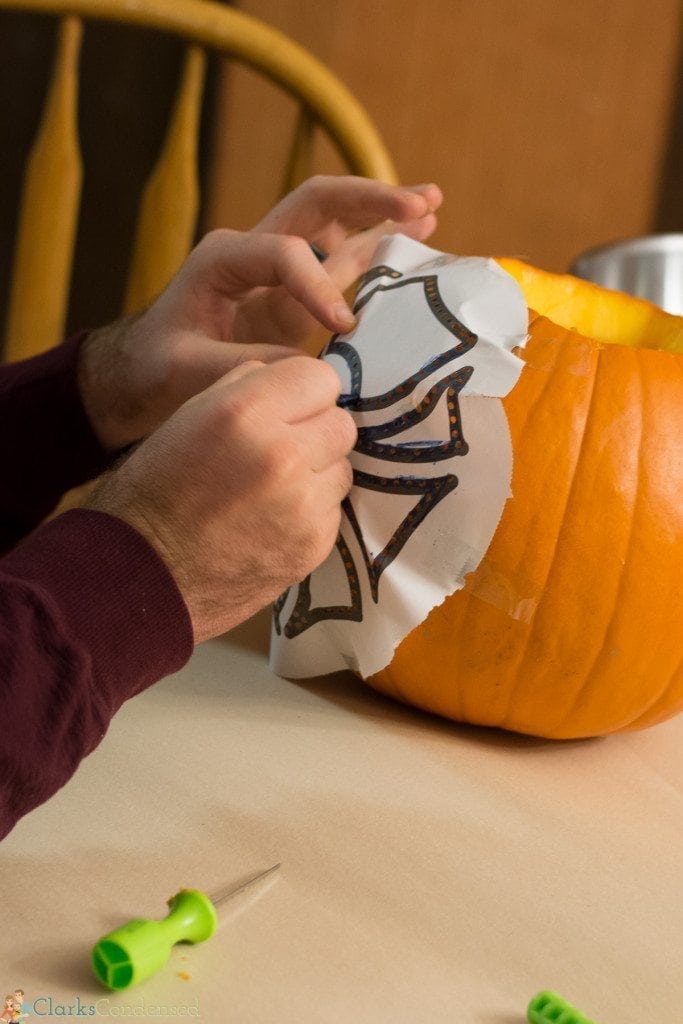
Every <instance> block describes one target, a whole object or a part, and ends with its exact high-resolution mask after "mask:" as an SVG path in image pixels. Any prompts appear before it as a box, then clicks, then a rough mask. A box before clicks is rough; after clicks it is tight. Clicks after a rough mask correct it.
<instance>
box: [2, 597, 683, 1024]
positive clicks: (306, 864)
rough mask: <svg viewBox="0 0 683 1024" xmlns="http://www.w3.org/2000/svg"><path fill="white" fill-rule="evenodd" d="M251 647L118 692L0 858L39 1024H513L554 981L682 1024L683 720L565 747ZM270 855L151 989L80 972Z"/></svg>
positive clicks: (595, 1013)
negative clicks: (74, 765) (291, 668)
mask: <svg viewBox="0 0 683 1024" xmlns="http://www.w3.org/2000/svg"><path fill="white" fill-rule="evenodd" d="M267 634H268V619H267V616H266V615H261V616H258V617H257V618H256V619H255V620H253V621H252V622H250V623H248V624H246V625H245V626H244V627H242V628H241V629H239V630H236V631H235V632H234V633H233V634H231V636H230V637H229V638H223V639H220V640H217V641H214V642H212V643H208V644H205V645H204V646H202V647H200V648H199V649H198V650H197V651H196V652H195V655H194V657H193V658H192V660H191V662H190V663H189V664H188V665H187V666H186V668H185V669H184V670H183V671H182V672H180V673H178V674H177V675H176V676H173V677H172V678H170V679H168V680H165V681H163V682H162V683H160V684H158V685H157V686H155V687H153V688H152V689H151V690H149V691H148V692H146V693H145V694H143V695H141V696H140V697H137V698H135V699H134V700H132V701H129V702H128V704H127V705H125V707H124V708H123V710H122V711H121V713H120V714H119V715H118V716H117V718H116V719H115V721H114V722H113V723H112V726H111V728H110V730H109V733H108V734H107V736H106V738H105V739H104V741H103V742H102V744H101V746H100V747H99V748H98V749H97V750H96V751H95V752H94V753H93V754H92V755H91V756H90V757H89V758H88V759H87V760H86V761H85V762H84V763H83V764H82V765H81V767H80V769H79V771H78V772H77V774H76V776H75V777H74V778H73V779H72V780H71V782H70V783H69V784H68V785H67V786H66V787H65V788H64V789H63V790H62V791H61V792H60V793H59V794H57V796H56V797H54V798H53V799H52V800H51V801H49V802H48V803H47V804H46V805H44V806H43V807H41V808H39V809H38V810H37V811H35V812H34V813H33V814H31V815H29V816H28V817H27V818H25V819H24V820H23V821H22V822H20V823H19V825H18V826H17V827H16V828H15V830H14V831H13V833H12V834H11V835H10V836H9V837H8V839H7V840H5V842H4V843H3V844H2V847H1V848H0V863H1V865H2V867H1V877H2V904H1V907H0V947H1V949H2V956H0V974H1V978H2V980H0V995H4V993H5V992H10V991H12V990H14V989H15V988H17V987H21V988H23V989H24V990H25V993H26V995H25V999H26V1001H27V1002H28V1003H29V1006H30V1007H31V1008H32V1009H33V1014H32V1015H31V1017H30V1018H29V1019H30V1020H31V1021H33V1020H40V1019H46V1020H54V1019H56V1018H59V1019H64V1017H65V1016H70V1017H71V1018H73V1017H76V1016H78V1019H83V1017H84V1016H85V1017H88V1019H90V1020H93V1019H98V1018H99V1017H100V1016H109V1017H114V1018H121V1017H124V1018H126V1017H127V1018H131V1017H135V1018H140V1017H144V1018H150V1017H151V1018H152V1019H154V1018H156V1019H157V1020H172V1019H176V1018H178V1017H182V1016H184V1017H186V1018H189V1019H191V1018H192V1017H197V1016H198V1017H199V1019H201V1020H205V1021H210V1022H215V1024H223V1022H240V1024H275V1022H278V1024H283V1022H284V1024H288V1022H297V1024H298V1022H302V1024H307V1022H323V1021H324V1022H344V1024H346V1022H354V1024H385V1022H386V1024H389V1022H391V1024H399V1022H401V1024H402V1022H406V1024H408V1022H418V1024H422V1022H425V1024H432V1022H441V1021H444V1022H446V1021H448V1022H453V1024H522V1022H523V1021H524V1020H525V1008H526V1005H527V1003H528V1001H529V999H530V998H531V997H532V996H533V995H534V994H535V993H536V992H538V991H539V990H541V989H544V988H553V989H555V990H557V991H558V992H559V993H560V994H561V995H563V997H564V998H565V999H567V1000H569V1001H570V1002H572V1003H573V1004H574V1005H575V1006H577V1007H578V1008H579V1009H581V1010H582V1011H583V1012H584V1013H585V1014H586V1015H587V1016H589V1017H592V1018H594V1019H595V1021H597V1022H600V1024H669V1022H676V1024H678V1022H680V1021H682V1020H683V716H681V717H679V718H678V719H676V720H674V721H672V722H669V723H666V724H664V725H661V726H658V727H656V728H654V729H651V730H649V731H646V732H642V733H633V734H626V735H623V736H614V737H611V738H609V739H606V740H591V741H583V742H571V743H566V742H565V743H554V742H546V741H539V740H532V739H525V738H523V737H516V736H510V735H506V734H503V733H497V732H494V731H486V730H483V729H473V728H467V727H463V726H457V725H455V724H452V723H448V722H445V721H441V720H440V719H438V718H434V717H432V716H429V715H426V714H422V713H420V712H417V711H413V710H411V709H409V708H404V707H402V706H401V705H398V704H395V703H393V702H391V701H389V700H386V699H384V698H383V697H381V696H379V695H376V694H375V693H373V692H372V691H371V690H369V689H367V688H365V687H364V686H363V685H362V684H361V683H360V682H359V681H357V680H355V679H354V678H353V677H351V676H346V675H344V676H336V677H330V678H327V679H323V680H316V681H313V682H311V681H307V682H300V683H295V682H289V681H285V680H282V679H279V678H277V677H275V676H274V675H273V674H272V673H271V672H270V671H269V669H268V665H267V660H266V654H265V650H266V646H267ZM277 862H281V864H282V867H281V869H280V871H279V873H278V876H277V877H276V880H275V882H274V883H273V884H272V885H271V886H270V887H269V888H268V889H267V891H266V892H264V893H263V894H262V895H260V896H259V897H257V898H254V899H250V900H246V901H244V903H243V904H240V905H239V907H237V908H234V909H233V910H231V911H229V912H228V913H227V914H225V915H223V923H222V924H221V927H220V928H219V930H218V932H217V933H216V934H215V936H214V937H213V938H212V939H210V940H209V941H208V942H207V943H205V944H203V945H198V946H187V945H185V946H176V947H175V949H174V951H173V953H172V956H171V959H170V961H169V963H168V964H167V966H166V967H165V968H164V969H163V970H162V971H161V972H160V973H159V974H157V975H156V976H155V977H154V978H152V979H150V980H149V981H148V982H146V983H144V984H143V985H141V986H139V987H138V988H134V989H130V990H128V991H126V992H122V993H117V994H114V993H107V992H106V990H104V989H102V988H100V987H99V985H98V984H97V983H96V982H95V980H94V978H93V976H92V975H91V973H90V967H89V950H90V947H91V946H92V944H93V943H94V942H95V941H96V940H97V939H98V938H99V937H100V936H101V935H103V934H104V933H105V932H107V931H109V930H111V929H112V928H115V927H117V926H119V925H120V924H122V923H124V922H125V921H126V920H128V919H130V918H132V917H138V916H150V917H161V916H163V915H164V912H165V909H166V908H165V900H166V899H167V898H168V897H169V896H170V895H171V894H173V893H174V892H176V891H177V890H178V889H179V888H182V887H196V888H201V889H204V890H205V891H209V892H211V891H214V890H216V889H220V888H222V887H225V886H227V885H229V884H230V883H232V882H234V883H235V884H239V883H240V882H241V881H244V880H246V879H247V878H248V877H250V876H251V875H252V874H255V873H256V872H257V871H259V870H263V869H266V868H268V867H270V866H271V865H273V864H275V863H277ZM3 984H4V988H2V985H3ZM50 999H51V1000H52V1002H51V1003H50V1001H49V1000H50ZM60 1007H65V1008H69V1007H70V1010H71V1012H70V1014H68V1013H67V1011H66V1010H65V1009H60ZM90 1007H93V1008H94V1009H93V1010H92V1011H91V1010H90V1009H89V1008H90ZM79 1008H80V1012H79ZM84 1008H85V1009H84ZM50 1011H51V1013H52V1016H49V1013H50Z"/></svg>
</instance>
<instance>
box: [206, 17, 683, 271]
mask: <svg viewBox="0 0 683 1024" xmlns="http://www.w3.org/2000/svg"><path fill="white" fill-rule="evenodd" d="M239 6H240V7H241V9H243V10H245V11H247V12H248V13H250V14H254V15H256V16H257V17H261V18H263V19H264V20H266V21H268V22H270V23H271V24H273V25H274V26H276V27H277V28H279V29H280V30H282V31H284V32H286V33H288V34H289V35H291V36H292V37H293V38H294V39H296V40H297V41H298V42H300V43H302V44H303V45H305V46H307V47H308V48H310V49H311V50H312V51H313V52H314V53H315V55H316V56H318V57H319V58H320V59H322V60H323V61H325V63H327V64H328V65H329V67H330V68H331V69H332V70H333V71H335V72H336V73H337V74H338V75H339V76H340V77H341V78H342V80H343V81H345V83H346V84H347V85H348V86H349V87H350V88H351V90H352V91H353V92H354V93H355V95H356V96H357V97H358V99H359V100H360V101H361V102H362V103H363V104H364V105H365V106H366V108H367V109H368V111H369V113H370V115H371V117H373V119H374V120H375V121H376V123H377V125H378V127H379V129H380V131H381V132H382V134H383V135H384V138H385V141H386V142H387V144H388V147H389V150H390V152H391V153H392V155H393V156H394V158H395V160H396V163H397V165H398V169H399V174H400V176H401V178H402V180H404V181H406V182H419V181H426V180H435V181H437V182H438V183H439V184H440V185H441V186H442V187H443V189H444V191H445V193H446V196H447V203H446V206H445V208H444V210H443V213H442V215H441V221H440V227H439V231H438V234H437V235H436V236H435V238H434V244H436V245H437V246H440V247H443V248H446V249H450V250H451V251H458V252H467V253H482V254H502V253H505V254H514V255H517V256H520V257H523V258H526V259H528V260H531V261H533V262H535V263H537V264H539V265H542V266H545V267H548V268H550V269H566V267H567V266H568V264H569V263H570V262H571V260H572V259H573V257H574V256H576V255H577V254H578V253H579V252H581V251H583V250H584V249H586V248H588V247H590V246H592V245H595V244H599V243H601V242H605V241H609V240H612V239H614V238H618V237H624V236H628V235H637V234H642V233H645V232H647V231H648V230H650V228H651V226H652V225H653V221H654V218H655V215H656V210H657V206H658V189H659V181H660V175H661V170H662V164H663V159H664V155H665V153H666V150H667V131H668V127H669V123H670V118H671V111H672V105H673V101H674V92H675V84H676V68H677V61H678V57H679V41H680V29H681V22H682V15H683V12H682V8H681V5H680V3H679V2H678V0H651V2H650V3H648V4H644V3H642V2H641V0H601V2H600V3H597V2H596V0H575V2H574V3H573V4H561V5H560V4H558V3H547V0H526V2H525V3H520V2H518V0H479V2H478V3H474V4H473V3H466V2H464V0H425V2H423V3H420V4H415V3H409V2H407V0H384V2H378V3H370V4H368V3H367V0H366V2H363V3H361V2H360V0H343V2H339V3H332V2H330V0H327V2H320V3H316V4H314V3H312V2H310V0H279V2H278V4H277V5H273V4H272V3H268V2H266V0H242V2H241V3H240V4H239ZM219 107H220V116H219V118H218V119H217V124H218V131H217V133H216V137H215V140H214V160H213V172H212V175H211V181H210V186H209V195H208V197H207V199H208V201H207V218H206V223H207V226H216V225H218V224H229V225H231V226H234V227H248V226H250V224H252V223H253V222H254V221H255V220H256V219H257V218H258V217H259V216H261V215H262V214H263V212H264V210H265V209H266V208H267V207H268V206H269V205H270V204H271V203H272V202H273V201H274V200H275V198H276V195H277V189H278V185H279V183H280V181H281V174H282V166H283V162H284V160H285V154H286V151H287V142H288V138H289V133H290V131H291V130H292V128H293V124H294V118H295V107H294V104H293V103H291V101H290V100H289V99H288V98H286V97H284V98H283V97H281V96H278V94H277V93H276V91H275V90H274V89H273V88H272V87H271V86H269V85H267V84H264V83H262V82H260V81H258V79H257V78H256V76H255V75H254V74H253V73H252V72H248V71H246V70H245V69H243V68H241V67H237V66H233V67H231V68H230V69H229V70H226V71H225V72H224V76H223V83H222V87H221V93H220V97H219ZM317 167H318V168H319V169H321V170H328V171H332V172H337V171H339V170H341V164H340V162H339V160H338V159H337V158H336V155H335V154H334V153H333V152H332V151H331V149H330V147H329V146H327V147H326V146H322V145H318V147H317Z"/></svg>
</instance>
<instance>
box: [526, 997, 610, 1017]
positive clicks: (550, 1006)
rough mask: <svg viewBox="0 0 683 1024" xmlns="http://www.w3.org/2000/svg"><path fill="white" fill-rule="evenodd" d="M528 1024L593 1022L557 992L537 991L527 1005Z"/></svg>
mask: <svg viewBox="0 0 683 1024" xmlns="http://www.w3.org/2000/svg"><path fill="white" fill-rule="evenodd" d="M526 1012H527V1020H528V1021H529V1024H594V1022H593V1021H592V1020H589V1019H588V1017H586V1016H584V1014H583V1013H581V1011H580V1010H577V1009H576V1007H575V1006H571V1005H570V1003H567V1002H565V1000H564V999H562V998H561V996H558V994H557V992H550V991H545V992H539V993H538V995H537V996H534V998H533V999H532V1000H531V1002H530V1003H529V1005H528V1007H527V1011H526Z"/></svg>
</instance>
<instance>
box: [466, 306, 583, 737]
mask: <svg viewBox="0 0 683 1024" xmlns="http://www.w3.org/2000/svg"><path fill="white" fill-rule="evenodd" d="M529 314H530V318H529V329H530V330H531V327H532V325H533V323H535V322H536V321H538V320H541V319H547V318H544V317H542V316H541V315H540V314H538V313H536V312H535V311H534V310H529ZM532 315H533V319H532ZM560 330H562V331H564V330H565V329H564V328H560ZM558 341H559V339H558ZM524 351H525V350H524V349H522V350H521V351H520V353H519V354H520V355H521V356H522V358H523V354H524ZM560 353H561V349H560V348H558V349H556V350H555V351H554V353H553V358H554V362H553V369H555V368H556V366H557V362H558V355H559V354H560ZM524 369H527V370H528V371H529V372H532V373H533V372H534V370H536V372H541V371H540V370H539V369H538V368H537V367H534V365H533V363H529V364H526V363H525V367H524ZM524 369H523V370H522V373H524ZM553 384H554V381H553V373H552V372H551V370H548V371H547V372H545V376H544V378H543V383H542V385H541V387H540V388H539V389H538V391H537V392H536V394H535V395H534V399H533V401H532V402H531V403H529V404H528V405H526V406H525V410H524V421H523V423H522V424H521V428H520V429H519V430H518V431H516V432H515V435H514V436H513V435H512V431H511V428H510V424H509V421H508V429H509V430H510V434H511V438H510V439H511V443H512V445H513V449H514V448H517V447H523V446H524V444H525V439H526V438H527V436H528V432H529V431H530V430H531V431H532V432H533V429H534V427H533V412H534V409H535V408H536V407H537V406H538V405H539V404H541V403H542V401H543V400H544V398H545V395H546V392H547V391H548V389H550V388H552V387H553ZM503 406H505V400H503ZM513 472H514V470H513ZM512 498H514V495H511V497H510V498H508V499H507V501H510V500H511V499H512ZM506 504H507V502H506ZM504 514H505V512H504V511H503V515H504ZM503 515H502V516H501V520H502V518H503ZM560 524H561V520H560ZM499 527H500V524H499ZM499 527H498V528H499ZM494 540H495V535H494V538H493V539H492V542H491V544H490V545H489V548H488V550H487V552H486V553H485V555H484V558H483V559H482V562H485V561H486V558H487V556H488V555H489V552H490V551H491V547H492V545H493V543H494ZM527 546H528V543H527V545H525V547H524V549H523V550H522V551H521V553H520V556H519V558H518V559H516V564H515V571H516V572H519V569H520V566H522V565H523V564H524V561H525V556H526V551H527ZM476 574H477V570H476V569H474V570H472V572H471V573H468V574H467V577H466V579H465V585H464V587H463V588H462V589H463V591H464V592H465V593H466V594H467V603H466V605H465V607H464V608H463V614H462V626H461V628H462V632H463V635H464V636H467V632H468V626H469V625H470V621H471V619H472V618H474V619H476V618H477V617H478V615H479V610H478V608H477V602H478V601H485V600H486V599H485V598H482V597H480V596H479V595H478V594H477V591H476V587H475V586H474V585H473V580H474V579H475V578H476ZM529 632H531V626H530V629H529ZM520 657H521V654H520ZM459 701H460V706H461V708H462V710H463V717H464V719H465V720H466V721H472V720H473V718H474V717H475V716H473V715H472V714H471V713H470V712H469V710H468V709H467V706H466V701H465V694H461V696H460V698H459ZM508 708H509V705H508V706H506V707H505V708H504V709H503V710H502V712H501V713H502V717H501V718H500V720H499V721H497V722H496V724H497V725H499V726H500V727H501V728H502V727H504V725H503V723H504V722H505V719H506V717H507V712H508Z"/></svg>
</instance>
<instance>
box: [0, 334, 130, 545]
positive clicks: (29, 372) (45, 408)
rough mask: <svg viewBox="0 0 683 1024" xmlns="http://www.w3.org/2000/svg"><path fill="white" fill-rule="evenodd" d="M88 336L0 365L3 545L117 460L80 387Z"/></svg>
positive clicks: (0, 531) (0, 524) (0, 529)
mask: <svg viewBox="0 0 683 1024" xmlns="http://www.w3.org/2000/svg"><path fill="white" fill-rule="evenodd" d="M85 337H86V334H85V333H82V334H80V335H77V336H76V337H74V338H72V339H71V340H70V341H67V342H65V343H64V344H63V345H58V346H57V347H56V348H53V349H50V350H49V351H48V352H44V353H43V354H42V355H39V356H34V357H33V358H32V359H24V360H22V361H21V362H19V363H10V364H9V365H7V366H1V367H0V551H7V550H8V549H9V548H10V547H11V546H12V545H13V544H14V543H16V541H17V540H19V538H20V537H23V536H25V535H26V534H27V533H28V532H29V531H30V530H31V529H32V528H33V527H34V526H36V525H37V524H38V523H40V522H41V521H42V520H43V519H44V518H45V516H46V515H47V514H48V513H49V512H50V511H51V510H52V509H53V508H54V506H55V505H56V504H57V502H58V501H59V499H60V497H61V496H62V494H63V493H64V492H65V491H68V490H69V488H70V487H75V486H77V485H78V484H81V483H84V482H85V481H86V480H90V479H92V478H93V477H95V476H97V475H98V474H99V473H101V472H102V471H103V470H104V469H106V468H107V466H109V465H110V464H111V462H112V460H113V456H112V455H110V454H108V453H107V452H105V451H104V449H103V448H102V447H101V446H100V443H99V441H98V440H97V437H96V436H95V433H94V432H93V429H92V427H91V426H90V422H89V420H88V418H87V416H86V414H85V410H84V409H83V405H82V403H81V397H80V394H79V391H78V375H77V365H78V353H79V349H80V346H81V343H82V342H83V340H84V338H85Z"/></svg>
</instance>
